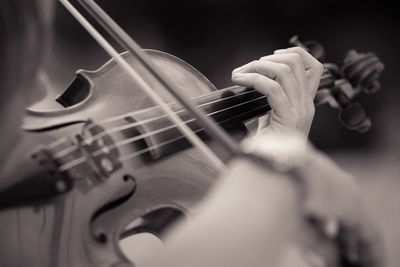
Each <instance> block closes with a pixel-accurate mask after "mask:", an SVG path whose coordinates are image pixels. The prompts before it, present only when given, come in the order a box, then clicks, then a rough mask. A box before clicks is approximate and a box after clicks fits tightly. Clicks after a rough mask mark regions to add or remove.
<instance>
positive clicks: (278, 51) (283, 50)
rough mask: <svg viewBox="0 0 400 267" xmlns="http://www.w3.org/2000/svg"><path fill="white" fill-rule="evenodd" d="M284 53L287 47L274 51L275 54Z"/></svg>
mask: <svg viewBox="0 0 400 267" xmlns="http://www.w3.org/2000/svg"><path fill="white" fill-rule="evenodd" d="M283 53H287V50H286V49H278V50H275V51H274V54H283Z"/></svg>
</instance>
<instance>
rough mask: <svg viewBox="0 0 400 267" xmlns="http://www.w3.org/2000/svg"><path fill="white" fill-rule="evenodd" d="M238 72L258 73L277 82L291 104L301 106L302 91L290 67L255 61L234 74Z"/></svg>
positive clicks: (266, 61)
mask: <svg viewBox="0 0 400 267" xmlns="http://www.w3.org/2000/svg"><path fill="white" fill-rule="evenodd" d="M238 72H240V73H258V74H261V75H263V76H266V77H268V78H270V79H272V80H274V81H276V82H277V83H278V84H279V85H280V86H281V89H282V90H283V91H284V93H285V95H286V97H287V98H288V100H289V103H290V104H291V105H292V106H294V107H299V106H300V103H299V99H300V98H301V95H300V94H301V91H300V90H298V87H299V85H298V84H297V81H296V78H295V76H294V74H293V72H292V70H291V68H290V67H289V66H288V65H286V64H282V63H281V62H278V63H277V62H272V61H268V60H254V61H252V62H250V63H248V64H246V65H244V66H242V67H240V68H239V69H236V70H234V71H233V73H238ZM256 89H258V88H256Z"/></svg>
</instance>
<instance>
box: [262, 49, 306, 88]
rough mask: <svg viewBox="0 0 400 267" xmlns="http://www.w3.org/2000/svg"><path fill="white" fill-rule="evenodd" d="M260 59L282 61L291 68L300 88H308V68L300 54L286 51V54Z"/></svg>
mask: <svg viewBox="0 0 400 267" xmlns="http://www.w3.org/2000/svg"><path fill="white" fill-rule="evenodd" d="M260 60H268V61H272V62H276V63H282V64H285V65H287V66H289V68H290V69H291V71H292V73H293V75H294V77H295V78H296V81H297V83H298V85H299V87H300V90H302V91H306V90H307V86H308V84H307V79H306V78H307V74H306V69H305V66H304V63H303V60H302V59H301V57H300V55H299V54H296V53H286V54H275V55H269V56H265V57H262V58H260Z"/></svg>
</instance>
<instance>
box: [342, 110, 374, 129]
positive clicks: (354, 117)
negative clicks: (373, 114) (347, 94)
mask: <svg viewBox="0 0 400 267" xmlns="http://www.w3.org/2000/svg"><path fill="white" fill-rule="evenodd" d="M339 120H340V122H341V123H342V124H343V125H344V126H345V127H346V128H347V129H349V130H354V131H358V132H360V133H364V132H366V131H368V130H369V129H370V128H371V125H372V123H371V120H370V118H369V117H368V116H367V114H366V113H365V110H364V108H363V107H362V106H361V105H360V104H359V103H350V104H349V105H347V106H346V107H345V108H344V109H342V110H341V111H340V112H339Z"/></svg>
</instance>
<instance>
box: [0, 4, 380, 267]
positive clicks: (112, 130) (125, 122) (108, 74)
mask: <svg viewBox="0 0 400 267" xmlns="http://www.w3.org/2000/svg"><path fill="white" fill-rule="evenodd" d="M61 2H63V4H66V5H68V1H61ZM81 3H82V4H83V6H84V8H86V9H87V10H89V13H90V14H92V15H93V16H94V17H95V18H97V19H99V22H100V24H102V25H103V26H104V27H105V29H106V30H109V31H110V33H111V35H115V36H117V37H119V38H117V40H118V41H120V42H121V43H122V44H123V45H124V47H125V48H127V50H128V52H125V53H123V54H121V55H118V56H119V57H115V58H113V59H111V60H110V61H108V62H107V63H106V64H104V65H103V66H102V67H100V68H99V69H97V70H95V71H86V70H79V71H78V72H77V74H76V77H75V78H74V79H73V81H72V82H71V83H70V85H69V86H68V87H67V88H66V89H65V91H64V92H63V93H61V94H60V95H59V96H58V97H57V98H56V99H55V101H56V102H58V103H59V104H60V106H61V107H60V108H59V109H56V110H52V111H41V110H36V109H29V108H28V109H27V110H26V116H25V119H24V123H23V125H22V129H23V130H24V138H23V139H22V141H21V142H20V144H19V145H18V147H16V149H15V153H14V154H13V155H12V157H13V158H14V157H15V159H18V160H15V161H14V162H15V164H14V166H9V167H8V168H7V169H6V170H5V172H4V174H3V175H4V176H5V177H13V179H12V182H10V184H9V185H8V186H6V187H5V189H3V190H2V192H0V207H1V209H0V224H2V225H1V226H2V227H0V231H1V235H2V236H3V237H4V238H5V240H9V241H10V242H9V243H10V245H9V247H4V248H3V247H2V248H1V249H0V250H1V251H0V262H1V263H2V265H4V266H12V265H13V264H15V262H16V261H17V262H18V264H20V265H21V266H24V265H28V264H29V265H30V266H107V267H109V266H132V263H131V262H130V261H129V260H128V259H127V258H126V257H125V255H124V254H123V252H122V251H121V249H120V247H119V243H118V242H119V240H121V239H123V238H126V237H128V236H131V235H134V234H138V233H143V232H150V233H153V234H154V235H156V236H158V237H160V238H162V236H163V233H164V232H165V231H166V230H167V229H168V227H169V226H170V225H171V224H173V223H174V222H175V221H176V220H177V219H180V218H185V217H187V216H190V211H191V207H192V206H193V205H195V204H196V203H197V202H198V201H199V200H201V199H202V197H203V196H204V195H205V194H206V192H207V191H208V189H209V188H210V187H211V186H212V185H213V183H214V182H215V179H216V178H215V177H216V176H217V174H218V172H219V170H220V168H223V165H224V163H225V162H227V161H228V160H229V159H230V158H231V157H232V156H233V155H235V153H236V152H237V151H236V150H237V149H238V148H237V147H235V143H234V140H241V139H243V138H244V137H246V135H247V134H248V131H247V129H246V127H245V122H247V121H249V120H251V119H255V118H257V117H259V116H262V115H264V114H266V113H267V112H268V111H269V110H270V109H269V107H268V105H266V97H265V96H263V95H262V94H260V93H258V92H257V91H256V90H254V89H252V88H243V87H239V86H233V87H228V88H223V89H217V88H215V86H214V85H213V84H212V83H211V82H210V81H209V80H208V79H207V78H206V77H205V76H203V75H202V74H201V73H200V72H198V71H197V70H196V69H195V68H193V67H192V66H190V65H189V64H188V63H186V62H184V61H183V60H181V59H179V58H177V57H175V56H173V55H170V54H168V53H165V52H161V51H156V50H141V49H140V50H138V49H136V47H134V45H132V43H131V41H130V40H126V38H125V35H123V34H121V33H120V32H119V31H120V29H119V28H116V27H114V24H113V23H112V22H110V19H109V17H108V16H105V15H104V13H103V12H102V11H101V10H100V8H99V7H98V6H97V5H96V4H95V3H94V2H92V1H87V0H82V1H81ZM291 42H292V43H293V44H295V45H301V46H304V47H305V48H306V49H307V50H308V51H310V52H311V53H313V54H314V55H317V56H318V55H320V57H319V59H321V60H322V56H323V53H321V49H322V47H321V46H319V45H318V44H317V43H315V42H311V43H304V44H301V43H300V42H299V41H298V39H296V38H294V39H292V41H291ZM318 53H319V54H318ZM138 58H139V59H138ZM140 58H142V59H140ZM121 60H123V61H124V62H126V63H127V64H128V65H129V66H131V67H130V68H132V69H133V70H134V71H135V73H136V74H138V75H139V77H141V79H142V80H144V81H145V82H146V83H147V86H149V87H151V88H152V89H153V90H154V91H155V92H156V93H157V94H158V95H160V98H161V99H163V100H166V102H167V104H166V105H167V107H166V108H168V109H170V110H172V112H173V114H175V116H176V117H178V118H177V120H178V122H179V120H181V121H182V122H183V124H178V123H176V122H174V121H173V120H172V121H171V118H169V116H168V115H166V114H165V113H164V112H163V110H162V108H160V106H156V105H155V104H154V98H152V97H151V96H149V95H146V94H143V92H142V91H141V89H140V88H141V87H142V86H143V84H142V82H141V81H142V80H140V79H138V80H135V79H132V77H131V76H130V75H128V74H129V71H126V70H125V69H124V65H123V64H122V65H121V63H120V61H121ZM147 64H148V65H150V67H149V66H147ZM325 66H326V71H325V73H324V75H323V76H322V79H321V82H320V86H319V89H320V93H318V96H317V97H316V100H315V102H316V105H319V104H323V103H329V104H330V105H331V106H333V107H335V108H337V109H338V110H339V118H340V120H341V121H342V122H343V124H344V125H345V126H346V127H348V128H350V129H353V130H358V131H361V132H363V131H366V130H367V129H368V128H369V127H370V125H371V123H370V120H369V119H368V117H367V116H366V114H365V112H364V111H363V109H362V107H361V105H359V104H357V103H356V102H355V99H356V98H357V96H359V95H360V94H362V93H372V92H375V91H376V90H377V89H379V83H378V78H379V75H380V73H381V72H382V71H383V64H382V63H381V62H380V61H379V59H378V57H377V56H376V55H374V54H372V53H366V54H359V53H357V52H355V51H352V52H350V53H349V54H348V55H347V56H346V58H345V62H344V66H343V67H342V69H340V68H339V67H337V66H336V65H334V64H331V63H329V64H326V65H325ZM154 70H160V71H161V73H164V74H167V76H169V77H174V90H175V91H170V90H168V87H169V84H168V82H167V84H165V82H164V81H163V79H162V78H161V79H160V77H158V74H157V75H154V74H155V73H154ZM157 73H158V72H157ZM161 76H162V75H161ZM177 96H180V98H185V97H186V98H191V101H192V102H193V103H195V104H194V105H193V106H195V107H194V108H193V107H191V106H190V105H191V104H190V101H189V102H188V101H187V100H183V101H176V97H177ZM178 100H180V99H179V98H178ZM196 110H200V111H196ZM201 112H202V113H204V114H203V115H200V116H197V113H201ZM210 121H211V122H212V123H211V124H215V125H214V126H210V125H209V124H210ZM179 125H185V126H186V127H187V128H189V130H190V131H192V132H193V133H194V136H193V137H192V138H193V139H191V138H185V137H188V136H187V135H186V136H185V135H184V134H182V132H181V131H180V130H182V129H180V127H179ZM221 129H223V130H224V131H222V130H221ZM186 130H187V129H186ZM184 131H185V130H183V132H184ZM221 132H222V133H221ZM196 138H198V139H200V140H201V141H202V142H203V141H204V142H205V143H206V144H207V146H208V147H209V148H210V149H209V150H210V151H209V150H207V149H208V148H207V149H202V148H201V145H200V148H199V147H197V146H195V145H194V143H196V142H198V141H197V139H196ZM189 139H190V140H189ZM188 140H189V141H188ZM205 155H208V157H207V156H205ZM21 159H22V160H21ZM214 159H215V160H214ZM3 224H4V225H3ZM5 225H13V226H14V227H12V228H11V229H10V228H9V227H3V226H5Z"/></svg>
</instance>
